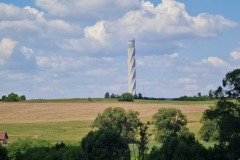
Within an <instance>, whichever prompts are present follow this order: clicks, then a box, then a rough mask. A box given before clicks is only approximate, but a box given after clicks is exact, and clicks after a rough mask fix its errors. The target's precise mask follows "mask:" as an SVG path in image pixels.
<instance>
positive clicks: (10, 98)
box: [2, 93, 26, 102]
mask: <svg viewBox="0 0 240 160" xmlns="http://www.w3.org/2000/svg"><path fill="white" fill-rule="evenodd" d="M25 100H26V96H25V95H21V96H20V97H19V96H18V95H17V94H15V93H10V94H9V95H8V96H5V95H3V96H2V101H4V102H18V101H25Z"/></svg>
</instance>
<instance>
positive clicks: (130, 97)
mask: <svg viewBox="0 0 240 160" xmlns="http://www.w3.org/2000/svg"><path fill="white" fill-rule="evenodd" d="M119 101H128V102H132V101H133V95H132V94H131V93H123V94H122V95H121V97H120V99H119Z"/></svg>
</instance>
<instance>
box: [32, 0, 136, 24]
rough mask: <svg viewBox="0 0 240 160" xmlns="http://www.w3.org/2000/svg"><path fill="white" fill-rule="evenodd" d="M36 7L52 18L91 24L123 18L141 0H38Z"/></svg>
mask: <svg viewBox="0 0 240 160" xmlns="http://www.w3.org/2000/svg"><path fill="white" fill-rule="evenodd" d="M36 5H37V6H38V7H40V8H42V9H44V10H46V11H47V12H48V14H49V15H51V16H56V17H64V18H65V17H66V20H70V21H71V20H73V19H78V20H79V19H80V20H82V21H85V22H87V21H88V22H89V21H90V22H91V21H93V20H102V19H111V18H116V17H118V16H121V15H122V14H123V13H125V12H126V11H129V10H132V9H137V8H139V6H140V2H139V0H131V1H129V0H114V1H109V0H98V1H96V0H81V1H79V0H68V1H65V0H54V1H48V0H36ZM86 15H87V16H86ZM69 17H70V18H69Z"/></svg>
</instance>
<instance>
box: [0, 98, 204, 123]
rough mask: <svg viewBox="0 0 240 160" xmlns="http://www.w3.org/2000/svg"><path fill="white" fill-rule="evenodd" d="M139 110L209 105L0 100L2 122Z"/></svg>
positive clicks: (142, 114) (87, 117)
mask: <svg viewBox="0 0 240 160" xmlns="http://www.w3.org/2000/svg"><path fill="white" fill-rule="evenodd" d="M117 106H118V107H122V108H124V109H126V110H129V109H131V110H135V111H138V112H139V113H140V117H142V118H149V117H152V115H153V114H154V113H156V112H157V110H158V109H159V108H162V107H165V108H178V109H180V110H182V112H183V113H193V112H203V111H204V110H205V109H207V108H208V105H172V104H138V103H120V102H118V103H0V123H39V122H64V121H79V120H94V119H95V118H96V116H97V114H98V113H99V112H103V111H104V109H106V108H108V107H117Z"/></svg>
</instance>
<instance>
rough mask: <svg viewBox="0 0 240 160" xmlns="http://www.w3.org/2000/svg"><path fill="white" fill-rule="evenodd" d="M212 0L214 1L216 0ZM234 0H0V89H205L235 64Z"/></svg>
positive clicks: (37, 94) (238, 46)
mask: <svg viewBox="0 0 240 160" xmlns="http://www.w3.org/2000/svg"><path fill="white" fill-rule="evenodd" d="M216 2H217V3H216ZM238 6H240V1H239V0H232V1H231V2H229V1H226V0H225V1H224V0H218V1H214V0H209V1H203V0H194V1H189V0H177V1H175V0H162V1H160V0H152V1H140V0H131V1H129V0H115V1H111V0H98V1H95V0H81V1H79V0H69V1H67V2H66V1H64V0H55V1H47V0H21V1H16V0H0V95H6V94H9V93H11V92H15V93H18V94H24V95H26V97H27V98H28V99H38V98H46V99H47V98H76V97H103V96H104V94H105V93H106V92H110V94H111V93H116V94H121V93H123V92H127V91H128V86H127V85H128V82H127V80H128V78H127V47H128V45H127V43H128V40H129V39H131V38H133V37H134V38H135V39H136V61H137V67H136V70H137V93H140V92H141V93H143V92H144V94H145V96H149V97H179V96H183V95H189V96H192V95H196V94H197V93H198V92H201V93H202V94H208V91H209V90H210V89H215V88H216V87H217V86H219V85H220V84H221V80H222V78H223V77H224V75H225V74H226V73H227V72H229V71H231V70H233V69H235V68H238V67H239V64H240V38H239V37H240V28H239V27H240V17H239V15H240V13H239V12H240V11H239V9H238Z"/></svg>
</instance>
